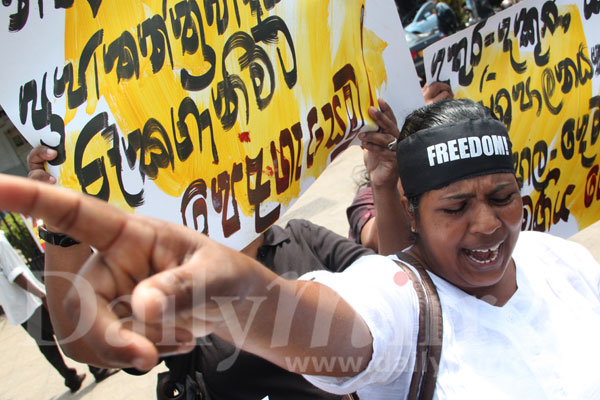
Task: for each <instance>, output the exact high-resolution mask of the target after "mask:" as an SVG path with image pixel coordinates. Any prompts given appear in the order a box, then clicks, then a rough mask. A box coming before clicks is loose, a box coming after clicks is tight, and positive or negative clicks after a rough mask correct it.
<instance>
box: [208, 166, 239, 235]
mask: <svg viewBox="0 0 600 400" xmlns="http://www.w3.org/2000/svg"><path fill="white" fill-rule="evenodd" d="M242 178H243V170H242V164H239V163H234V165H233V169H232V175H231V176H230V175H229V172H227V171H223V172H221V173H220V174H219V175H218V176H217V177H216V178H212V180H211V191H212V204H213V208H214V209H215V211H216V212H217V213H219V214H221V226H222V228H223V235H224V236H225V237H229V236H231V235H232V234H234V233H235V232H237V231H238V230H240V227H241V224H240V214H239V210H238V205H237V200H236V198H235V194H234V191H233V184H234V182H236V181H240V180H241V179H242ZM234 179H235V180H234ZM230 191H231V206H232V210H233V215H232V216H231V217H228V214H229V211H228V209H229V207H228V205H229V197H230V196H229V193H230Z"/></svg>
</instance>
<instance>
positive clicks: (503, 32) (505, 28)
mask: <svg viewBox="0 0 600 400" xmlns="http://www.w3.org/2000/svg"><path fill="white" fill-rule="evenodd" d="M498 40H499V41H501V42H502V51H503V52H504V53H506V52H508V53H509V55H510V65H511V67H512V69H513V71H515V72H516V73H518V74H522V73H524V72H525V71H526V70H527V62H526V61H523V62H518V61H517V60H515V57H514V55H513V45H512V39H511V38H510V17H507V18H504V19H503V20H502V21H501V22H500V23H499V24H498Z"/></svg>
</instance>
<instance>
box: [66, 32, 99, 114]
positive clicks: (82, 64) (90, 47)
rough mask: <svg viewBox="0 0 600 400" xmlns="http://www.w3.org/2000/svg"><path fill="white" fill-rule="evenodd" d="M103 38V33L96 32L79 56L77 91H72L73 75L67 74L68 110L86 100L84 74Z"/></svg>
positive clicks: (73, 84)
mask: <svg viewBox="0 0 600 400" xmlns="http://www.w3.org/2000/svg"><path fill="white" fill-rule="evenodd" d="M103 36H104V31H103V30H102V29H100V30H98V31H97V32H96V33H94V34H93V35H92V37H91V38H90V40H88V42H87V43H86V45H85V46H84V48H83V50H82V51H81V56H80V57H79V68H78V71H77V84H78V85H79V87H78V88H77V89H73V88H74V86H75V83H74V81H75V77H74V75H73V73H72V72H71V73H70V74H69V78H70V81H69V85H68V86H69V90H68V94H67V105H68V107H69V109H70V110H73V109H75V108H77V107H79V106H80V105H82V104H83V103H84V102H85V101H86V100H87V93H88V91H87V80H86V72H87V68H88V66H89V64H90V61H91V59H92V55H93V54H94V52H95V51H96V49H97V48H98V47H99V46H100V45H101V44H102V41H103ZM71 68H72V67H71Z"/></svg>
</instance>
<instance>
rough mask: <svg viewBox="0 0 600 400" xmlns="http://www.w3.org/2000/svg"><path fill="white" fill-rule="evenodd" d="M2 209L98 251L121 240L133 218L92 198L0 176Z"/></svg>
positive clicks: (27, 180) (7, 176) (29, 181)
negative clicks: (31, 218) (40, 221)
mask: <svg viewBox="0 0 600 400" xmlns="http://www.w3.org/2000/svg"><path fill="white" fill-rule="evenodd" d="M0 209H1V210H4V211H14V212H20V213H23V214H27V215H32V216H34V217H36V218H42V219H43V220H44V221H46V223H48V224H50V225H52V226H53V227H56V228H58V229H60V232H64V233H66V234H67V235H69V236H71V237H73V238H75V239H77V240H79V241H81V242H84V243H88V244H90V245H92V246H94V247H96V248H97V249H98V250H103V249H106V248H108V247H109V246H110V245H111V244H112V243H114V242H115V241H116V240H117V239H118V237H119V235H120V233H121V232H122V231H123V229H124V227H125V225H126V224H127V221H128V218H129V216H128V215H127V214H125V213H124V212H122V211H120V210H118V209H116V208H115V207H113V206H111V205H109V204H108V203H106V202H104V201H101V200H98V199H95V198H93V197H91V196H88V195H83V194H81V193H75V192H72V191H68V190H66V189H61V188H57V187H54V186H50V185H47V184H43V183H40V182H35V181H33V180H30V179H25V178H20V177H15V176H9V175H5V174H0Z"/></svg>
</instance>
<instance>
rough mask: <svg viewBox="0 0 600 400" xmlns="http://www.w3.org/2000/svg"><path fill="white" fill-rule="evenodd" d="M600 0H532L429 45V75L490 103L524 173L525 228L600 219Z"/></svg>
mask: <svg viewBox="0 0 600 400" xmlns="http://www.w3.org/2000/svg"><path fill="white" fill-rule="evenodd" d="M599 13H600V2H599V1H597V0H591V1H590V0H578V1H564V0H557V1H542V0H527V1H523V2H520V3H518V4H517V5H514V6H512V7H510V8H509V9H507V10H505V11H503V12H501V13H498V14H496V15H494V16H493V17H491V18H489V19H487V20H484V21H482V22H480V23H478V24H477V25H474V26H471V27H469V28H468V29H466V30H464V31H461V32H459V33H457V34H455V35H453V36H451V37H448V38H445V39H444V40H442V41H440V42H438V43H436V44H434V45H432V46H431V47H429V48H427V49H426V50H425V52H424V58H425V68H426V75H427V81H428V82H432V81H437V80H441V81H449V82H450V85H451V86H452V88H453V90H454V93H455V95H456V97H459V98H470V99H472V100H475V101H479V102H481V103H482V104H483V105H485V106H487V107H489V108H490V109H491V110H492V112H493V113H494V114H495V115H496V116H497V117H498V118H499V119H500V120H501V121H502V122H503V123H504V124H505V125H506V126H507V127H508V129H509V134H510V137H511V140H512V142H513V149H512V151H513V157H514V161H515V169H516V173H517V177H518V178H520V179H522V180H523V184H524V186H523V189H522V195H523V203H524V217H523V229H526V230H539V231H548V232H551V233H554V234H556V235H559V236H563V237H568V236H571V235H572V234H574V233H576V232H577V231H579V230H581V229H583V228H585V227H586V226H588V225H591V224H592V223H593V222H595V221H597V220H598V219H600V187H599V184H600V179H599V167H600V158H598V157H597V156H598V154H599V151H600V141H599V140H598V135H599V134H600V96H599V94H600V92H599V88H600V68H599V67H600V15H599Z"/></svg>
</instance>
